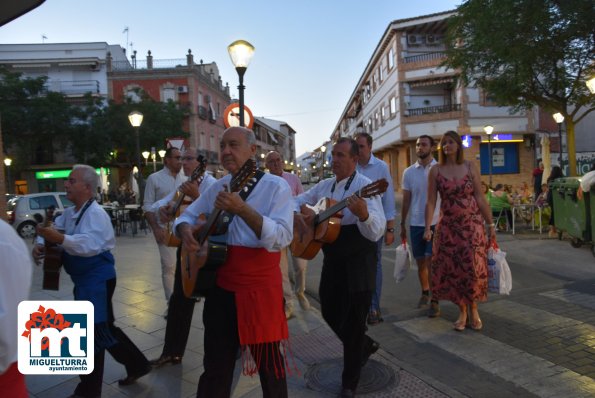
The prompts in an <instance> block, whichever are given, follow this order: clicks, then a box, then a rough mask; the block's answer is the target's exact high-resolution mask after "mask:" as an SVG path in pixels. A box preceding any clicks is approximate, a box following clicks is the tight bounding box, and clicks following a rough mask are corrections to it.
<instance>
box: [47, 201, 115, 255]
mask: <svg viewBox="0 0 595 398" xmlns="http://www.w3.org/2000/svg"><path fill="white" fill-rule="evenodd" d="M84 207H85V206H84V205H83V206H81V209H80V210H79V211H76V210H75V208H74V206H71V207H67V208H66V209H64V213H62V214H61V215H59V216H58V217H57V218H56V220H55V221H54V228H56V229H57V230H60V231H64V234H65V235H64V242H62V247H63V248H64V250H65V251H66V252H67V253H68V254H71V255H73V256H81V257H92V256H95V255H97V254H101V253H103V252H104V251H107V250H112V249H113V248H114V247H116V238H115V237H114V228H113V226H112V220H111V219H110V216H109V215H108V214H107V212H106V211H105V210H104V209H103V208H102V207H101V206H100V205H98V204H97V202H95V201H93V203H92V204H91V205H90V206H89V208H88V209H87V210H86V211H85V213H84V214H83V216H82V217H81V219H80V221H79V223H78V225H76V220H77V219H78V217H79V215H80V213H81V211H82V210H83V208H84ZM37 243H39V244H44V239H43V238H42V237H40V236H38V237H37Z"/></svg>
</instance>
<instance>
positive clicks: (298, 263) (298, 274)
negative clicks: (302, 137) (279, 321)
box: [264, 151, 310, 319]
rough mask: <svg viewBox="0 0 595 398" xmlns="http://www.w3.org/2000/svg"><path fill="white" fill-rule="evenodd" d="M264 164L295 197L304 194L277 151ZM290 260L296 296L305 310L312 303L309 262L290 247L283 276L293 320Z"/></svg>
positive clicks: (283, 259) (284, 257)
mask: <svg viewBox="0 0 595 398" xmlns="http://www.w3.org/2000/svg"><path fill="white" fill-rule="evenodd" d="M264 163H265V165H266V167H267V169H269V171H270V173H271V174H273V175H276V176H279V177H281V178H283V179H284V180H285V181H287V183H288V184H289V187H290V188H291V193H292V194H293V196H297V195H299V194H301V193H303V192H304V188H303V187H302V183H301V182H300V179H299V178H298V176H296V175H295V174H291V173H287V172H285V171H283V159H282V158H281V154H279V152H277V151H271V152H269V153H268V154H267V156H266V158H265V159H264ZM289 258H291V260H292V264H293V272H294V275H295V295H296V296H297V299H298V301H299V302H300V306H301V307H302V309H303V310H308V309H310V302H309V301H308V299H307V298H306V294H305V292H306V271H307V269H308V261H307V260H306V259H303V258H299V257H294V256H292V255H291V251H290V250H289V247H287V248H285V249H284V250H281V264H280V265H281V274H282V275H283V297H284V298H285V317H286V318H287V319H289V318H291V315H292V313H293V291H292V290H291V283H290V282H289V264H288V263H289Z"/></svg>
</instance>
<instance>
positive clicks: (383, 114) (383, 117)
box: [380, 105, 386, 123]
mask: <svg viewBox="0 0 595 398" xmlns="http://www.w3.org/2000/svg"><path fill="white" fill-rule="evenodd" d="M385 120H386V108H385V106H384V105H382V108H380V121H381V122H382V123H384V121H385Z"/></svg>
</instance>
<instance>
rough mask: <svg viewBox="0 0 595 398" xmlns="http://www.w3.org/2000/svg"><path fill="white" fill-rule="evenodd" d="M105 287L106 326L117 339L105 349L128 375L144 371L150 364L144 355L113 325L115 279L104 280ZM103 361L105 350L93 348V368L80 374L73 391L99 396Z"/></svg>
mask: <svg viewBox="0 0 595 398" xmlns="http://www.w3.org/2000/svg"><path fill="white" fill-rule="evenodd" d="M105 284H106V287H107V311H108V314H107V316H108V321H107V323H108V328H109V331H110V333H111V335H112V337H113V338H114V339H115V340H116V341H117V343H116V344H114V345H113V346H111V347H110V348H108V349H107V350H108V351H109V353H110V354H111V356H112V357H114V359H115V360H116V361H118V362H120V363H121V364H122V365H124V366H125V367H126V372H127V373H128V375H138V374H142V373H145V372H146V370H147V368H148V367H149V366H150V365H149V361H148V360H147V358H146V357H145V355H144V354H143V353H142V352H141V351H140V350H139V349H138V347H137V346H136V345H134V343H133V342H132V340H130V339H129V338H128V336H126V334H124V332H123V331H122V330H121V329H120V328H118V327H116V326H115V325H114V309H113V307H112V296H113V295H114V290H116V279H115V278H114V279H110V280H108V281H106V282H105ZM104 361H105V350H104V349H97V348H96V349H95V362H94V365H95V367H94V369H93V372H91V373H90V374H88V375H80V376H79V377H80V379H81V382H80V383H79V384H78V385H77V387H76V389H75V390H74V393H75V394H77V395H81V396H83V397H100V396H101V384H102V382H103V364H104Z"/></svg>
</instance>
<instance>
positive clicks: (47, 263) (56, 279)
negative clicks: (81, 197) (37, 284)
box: [42, 206, 64, 290]
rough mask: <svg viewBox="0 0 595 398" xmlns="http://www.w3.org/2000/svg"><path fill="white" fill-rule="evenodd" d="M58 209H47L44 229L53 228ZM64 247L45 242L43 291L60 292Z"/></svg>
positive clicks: (52, 207)
mask: <svg viewBox="0 0 595 398" xmlns="http://www.w3.org/2000/svg"><path fill="white" fill-rule="evenodd" d="M55 211H56V208H55V207H54V206H50V207H48V208H46V209H45V220H44V222H43V227H44V228H47V227H51V226H52V224H53V220H54V212H55ZM63 250H64V249H62V246H59V245H57V244H55V243H49V242H48V241H47V240H46V241H45V254H44V258H43V284H42V289H45V290H60V269H61V268H62V251H63Z"/></svg>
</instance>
